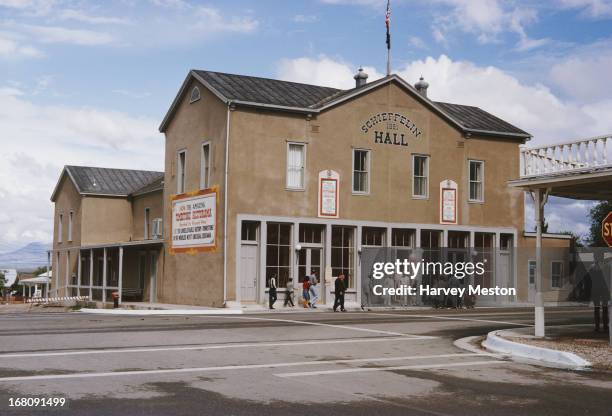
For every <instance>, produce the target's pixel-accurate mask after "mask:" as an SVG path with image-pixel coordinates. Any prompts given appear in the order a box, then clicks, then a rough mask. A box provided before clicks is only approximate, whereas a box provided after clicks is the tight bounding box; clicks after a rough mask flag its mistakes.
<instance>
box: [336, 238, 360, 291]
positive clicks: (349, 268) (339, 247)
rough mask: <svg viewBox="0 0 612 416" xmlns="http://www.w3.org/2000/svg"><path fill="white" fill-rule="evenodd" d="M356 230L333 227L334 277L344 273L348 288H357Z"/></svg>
mask: <svg viewBox="0 0 612 416" xmlns="http://www.w3.org/2000/svg"><path fill="white" fill-rule="evenodd" d="M354 235H355V229H354V228H353V227H342V226H333V227H332V247H331V250H332V259H331V267H332V275H333V276H338V275H340V273H344V275H345V277H346V279H347V282H348V283H347V287H349V288H354V287H355V277H354V264H355V237H354Z"/></svg>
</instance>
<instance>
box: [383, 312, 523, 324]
mask: <svg viewBox="0 0 612 416" xmlns="http://www.w3.org/2000/svg"><path fill="white" fill-rule="evenodd" d="M372 315H383V316H403V317H407V318H433V319H441V320H451V321H471V322H486V323H490V324H503V325H514V326H533V325H531V324H521V323H518V322H506V321H492V320H489V319H472V318H460V317H458V316H449V315H413V314H410V315H408V314H395V313H383V312H373V313H372Z"/></svg>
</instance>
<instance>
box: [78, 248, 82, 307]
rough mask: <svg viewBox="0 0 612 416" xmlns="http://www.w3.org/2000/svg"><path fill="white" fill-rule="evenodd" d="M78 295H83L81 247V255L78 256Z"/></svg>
mask: <svg viewBox="0 0 612 416" xmlns="http://www.w3.org/2000/svg"><path fill="white" fill-rule="evenodd" d="M77 262H78V263H77V296H81V273H82V270H81V249H80V248H79V255H78V257H77Z"/></svg>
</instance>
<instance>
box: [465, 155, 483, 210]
mask: <svg viewBox="0 0 612 416" xmlns="http://www.w3.org/2000/svg"><path fill="white" fill-rule="evenodd" d="M468 163H469V174H470V179H469V181H470V183H469V188H470V198H469V201H470V202H484V162H483V161H482V160H470V161H468Z"/></svg>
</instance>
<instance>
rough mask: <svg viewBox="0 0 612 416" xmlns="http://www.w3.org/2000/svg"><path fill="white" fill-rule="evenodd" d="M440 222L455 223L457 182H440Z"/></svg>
mask: <svg viewBox="0 0 612 416" xmlns="http://www.w3.org/2000/svg"><path fill="white" fill-rule="evenodd" d="M440 224H457V182H455V181H452V180H450V179H446V180H443V181H442V182H440Z"/></svg>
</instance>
